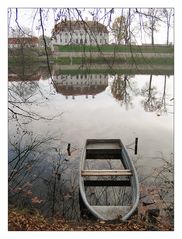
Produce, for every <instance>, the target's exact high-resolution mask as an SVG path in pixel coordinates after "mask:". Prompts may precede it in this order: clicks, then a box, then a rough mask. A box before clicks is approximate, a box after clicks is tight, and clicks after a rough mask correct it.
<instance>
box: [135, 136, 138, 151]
mask: <svg viewBox="0 0 182 239" xmlns="http://www.w3.org/2000/svg"><path fill="white" fill-rule="evenodd" d="M137 151H138V138H135V154H137Z"/></svg>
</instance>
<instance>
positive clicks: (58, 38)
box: [52, 20, 109, 45]
mask: <svg viewBox="0 0 182 239" xmlns="http://www.w3.org/2000/svg"><path fill="white" fill-rule="evenodd" d="M71 44H75V45H82V44H84V45H104V44H109V31H108V30H107V27H106V26H105V25H103V24H101V23H99V22H97V21H67V20H65V21H61V22H60V23H58V24H56V25H55V27H54V29H53V31H52V45H71Z"/></svg>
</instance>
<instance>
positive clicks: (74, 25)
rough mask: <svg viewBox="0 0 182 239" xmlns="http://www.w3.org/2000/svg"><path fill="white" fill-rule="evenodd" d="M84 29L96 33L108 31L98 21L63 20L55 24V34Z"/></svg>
mask: <svg viewBox="0 0 182 239" xmlns="http://www.w3.org/2000/svg"><path fill="white" fill-rule="evenodd" d="M80 29H84V30H85V31H88V30H90V31H92V32H94V33H98V32H99V33H108V32H109V31H108V30H107V27H106V26H105V25H103V24H101V23H99V22H97V21H67V20H65V21H61V22H59V23H57V24H56V25H55V26H54V29H53V31H52V32H53V34H54V33H59V32H62V31H74V30H80Z"/></svg>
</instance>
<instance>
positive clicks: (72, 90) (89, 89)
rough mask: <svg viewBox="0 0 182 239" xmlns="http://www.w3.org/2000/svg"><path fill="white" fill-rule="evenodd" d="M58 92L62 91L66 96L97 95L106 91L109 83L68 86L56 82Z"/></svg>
mask: <svg viewBox="0 0 182 239" xmlns="http://www.w3.org/2000/svg"><path fill="white" fill-rule="evenodd" d="M55 86H56V91H57V93H60V94H62V95H65V96H70V95H74V96H78V95H96V94H99V93H101V92H102V91H104V90H105V89H106V87H107V85H97V87H95V85H91V86H82V87H79V86H78V87H76V86H72V85H71V86H67V85H61V84H55Z"/></svg>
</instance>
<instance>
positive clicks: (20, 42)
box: [8, 37, 39, 48]
mask: <svg viewBox="0 0 182 239" xmlns="http://www.w3.org/2000/svg"><path fill="white" fill-rule="evenodd" d="M38 45H39V39H38V38H37V37H10V38H8V47H9V48H21V47H30V48H31V47H38Z"/></svg>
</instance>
